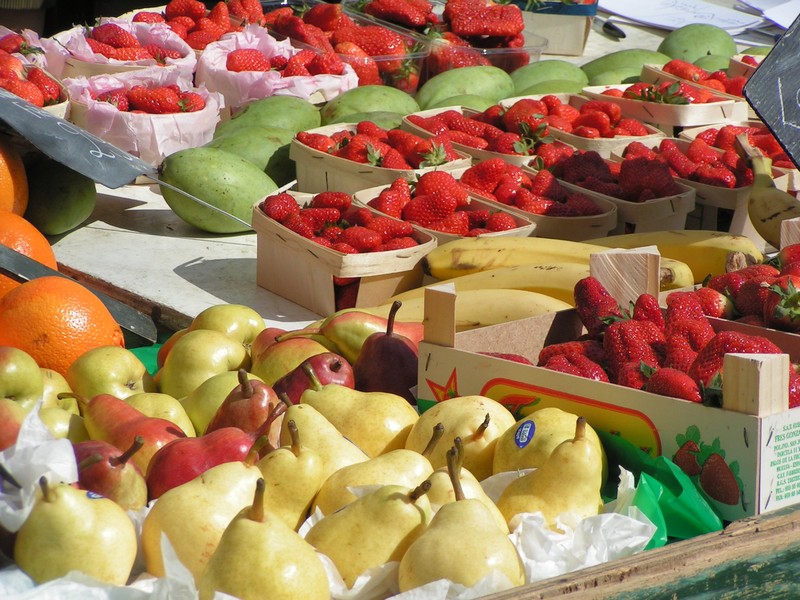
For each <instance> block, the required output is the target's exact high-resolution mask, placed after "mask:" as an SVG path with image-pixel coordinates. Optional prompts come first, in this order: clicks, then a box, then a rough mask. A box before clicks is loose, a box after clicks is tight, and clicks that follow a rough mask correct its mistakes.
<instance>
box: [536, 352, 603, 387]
mask: <svg viewBox="0 0 800 600" xmlns="http://www.w3.org/2000/svg"><path fill="white" fill-rule="evenodd" d="M542 366H543V367H544V368H545V369H550V370H551V371H560V372H561V373H569V374H570V375H577V376H578V377H586V378H587V379H594V380H595V381H604V382H606V383H607V382H608V374H607V373H606V372H605V371H604V370H603V367H601V366H600V365H599V364H597V363H596V362H594V361H593V360H592V359H590V358H588V357H587V356H584V355H582V354H556V355H554V356H552V357H551V358H550V359H549V360H548V361H547V362H546V363H545V364H543V365H542Z"/></svg>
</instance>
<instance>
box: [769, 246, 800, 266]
mask: <svg viewBox="0 0 800 600" xmlns="http://www.w3.org/2000/svg"><path fill="white" fill-rule="evenodd" d="M775 260H776V262H777V265H778V268H779V269H783V268H784V267H785V266H787V265H788V264H790V263H793V262H796V261H800V244H788V245H786V246H783V247H782V248H781V249H780V250H778V254H777V255H776V256H775Z"/></svg>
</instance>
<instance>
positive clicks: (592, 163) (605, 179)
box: [550, 150, 681, 202]
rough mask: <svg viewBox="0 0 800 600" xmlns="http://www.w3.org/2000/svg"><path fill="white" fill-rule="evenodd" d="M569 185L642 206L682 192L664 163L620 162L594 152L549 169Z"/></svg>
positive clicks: (632, 158)
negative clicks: (638, 203)
mask: <svg viewBox="0 0 800 600" xmlns="http://www.w3.org/2000/svg"><path fill="white" fill-rule="evenodd" d="M550 171H552V172H553V175H555V176H556V177H558V178H559V179H563V180H564V181H567V182H568V183H574V184H575V185H579V186H581V187H583V188H586V189H589V190H592V191H595V192H599V193H601V194H605V195H607V196H611V197H612V198H619V199H620V200H628V201H630V202H645V201H647V200H653V199H655V198H664V197H666V196H673V195H675V194H679V193H680V192H681V189H680V187H679V186H678V184H677V183H676V182H675V178H674V177H673V175H672V173H671V171H670V167H669V165H668V164H667V162H666V161H663V160H650V159H648V158H645V157H642V156H626V157H625V159H624V160H622V161H621V162H613V161H610V160H606V159H604V158H603V157H601V156H600V155H599V154H598V153H597V152H595V151H594V150H586V151H578V152H575V153H573V154H572V155H571V156H568V157H566V158H563V159H561V160H559V161H558V162H557V163H556V164H555V165H553V166H552V167H550Z"/></svg>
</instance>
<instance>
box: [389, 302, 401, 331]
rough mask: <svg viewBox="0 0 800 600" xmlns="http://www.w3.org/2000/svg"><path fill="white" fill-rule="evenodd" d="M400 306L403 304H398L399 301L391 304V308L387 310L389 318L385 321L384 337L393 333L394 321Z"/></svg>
mask: <svg viewBox="0 0 800 600" xmlns="http://www.w3.org/2000/svg"><path fill="white" fill-rule="evenodd" d="M401 306H403V303H402V302H400V300H395V301H394V302H392V307H391V308H390V309H389V316H388V318H387V319H386V335H392V331H394V319H395V317H396V316H397V311H398V310H400V307H401Z"/></svg>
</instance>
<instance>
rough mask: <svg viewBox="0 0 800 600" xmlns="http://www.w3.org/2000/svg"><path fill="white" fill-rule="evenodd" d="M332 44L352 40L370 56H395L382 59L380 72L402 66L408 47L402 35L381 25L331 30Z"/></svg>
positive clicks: (353, 26) (379, 66)
mask: <svg viewBox="0 0 800 600" xmlns="http://www.w3.org/2000/svg"><path fill="white" fill-rule="evenodd" d="M330 41H331V43H332V44H333V45H336V44H339V43H341V42H353V43H354V44H356V45H357V46H360V47H361V48H362V49H363V50H364V51H365V52H366V53H367V54H369V55H370V56H373V57H374V56H381V57H396V58H393V59H392V60H388V59H387V60H382V61H381V62H380V63H379V65H378V68H379V70H380V71H381V72H393V71H397V70H399V69H402V67H403V60H404V58H405V57H406V55H407V54H408V48H407V47H406V42H405V40H404V39H403V36H402V35H401V34H400V33H398V32H395V31H393V30H391V29H388V28H386V27H383V26H382V25H364V26H359V25H355V24H353V25H350V26H345V27H340V28H338V29H336V30H335V31H334V32H333V35H332V36H331V39H330Z"/></svg>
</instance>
